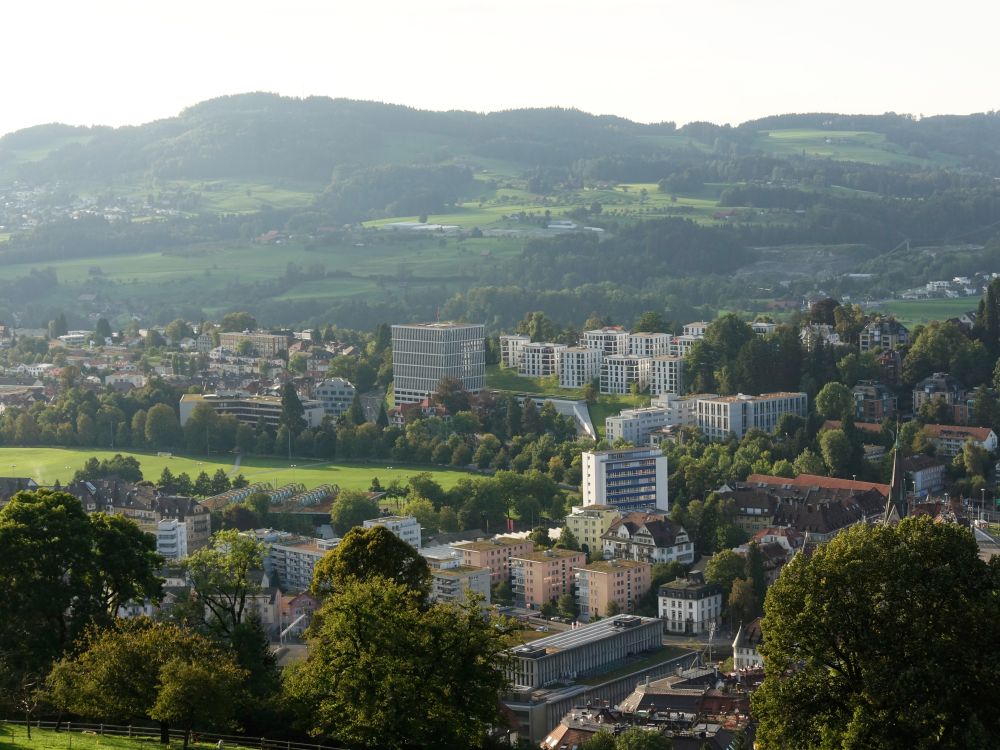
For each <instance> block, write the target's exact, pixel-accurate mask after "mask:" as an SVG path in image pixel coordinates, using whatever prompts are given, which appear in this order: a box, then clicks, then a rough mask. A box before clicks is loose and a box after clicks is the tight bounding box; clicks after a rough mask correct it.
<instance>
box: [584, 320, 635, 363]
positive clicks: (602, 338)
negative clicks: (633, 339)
mask: <svg viewBox="0 0 1000 750" xmlns="http://www.w3.org/2000/svg"><path fill="white" fill-rule="evenodd" d="M629 335H630V334H629V332H628V331H626V330H625V329H624V328H622V327H621V326H605V327H604V328H594V329H592V330H590V331H584V332H583V339H582V345H583V346H584V347H585V348H587V349H599V350H600V351H601V353H602V354H603V355H604V356H606V357H607V356H611V355H613V354H628V339H629Z"/></svg>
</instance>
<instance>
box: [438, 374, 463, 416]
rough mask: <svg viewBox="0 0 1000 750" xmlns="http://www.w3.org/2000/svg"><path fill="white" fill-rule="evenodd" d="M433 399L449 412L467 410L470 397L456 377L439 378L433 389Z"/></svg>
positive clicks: (455, 412)
mask: <svg viewBox="0 0 1000 750" xmlns="http://www.w3.org/2000/svg"><path fill="white" fill-rule="evenodd" d="M434 400H435V401H437V402H438V403H439V404H441V405H442V406H444V408H445V409H447V410H448V413H449V414H458V413H459V412H460V411H469V408H470V407H471V405H472V397H471V396H470V395H469V392H468V391H467V390H465V386H464V385H462V381H461V380H459V379H458V378H447V377H446V378H441V380H439V381H438V384H437V388H436V389H435V391H434Z"/></svg>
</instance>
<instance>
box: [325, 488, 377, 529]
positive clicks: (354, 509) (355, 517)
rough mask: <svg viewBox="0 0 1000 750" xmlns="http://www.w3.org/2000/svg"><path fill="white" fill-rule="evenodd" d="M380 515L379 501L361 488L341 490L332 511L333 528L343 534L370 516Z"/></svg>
mask: <svg viewBox="0 0 1000 750" xmlns="http://www.w3.org/2000/svg"><path fill="white" fill-rule="evenodd" d="M378 515H379V508H378V503H377V502H375V501H374V500H372V499H371V498H370V497H368V493H367V492H362V491H361V490H341V492H340V494H339V495H337V499H336V501H335V502H334V503H333V509H332V510H331V511H330V522H331V523H332V524H333V530H334V531H336V532H337V533H338V534H340V535H341V536H344V535H345V534H347V532H348V531H350V530H351V529H352V528H354V527H355V526H360V525H361V524H363V523H364V522H365V521H367V520H368V519H369V518H377V517H378Z"/></svg>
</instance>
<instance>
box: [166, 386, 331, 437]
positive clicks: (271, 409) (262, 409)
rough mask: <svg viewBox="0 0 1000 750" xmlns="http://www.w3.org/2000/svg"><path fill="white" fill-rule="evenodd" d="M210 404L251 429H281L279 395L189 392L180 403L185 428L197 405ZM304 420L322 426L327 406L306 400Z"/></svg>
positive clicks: (303, 405) (303, 403)
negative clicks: (262, 424)
mask: <svg viewBox="0 0 1000 750" xmlns="http://www.w3.org/2000/svg"><path fill="white" fill-rule="evenodd" d="M199 403H206V404H208V405H209V406H211V407H212V408H213V409H214V410H215V411H217V412H219V413H220V414H232V415H233V416H235V417H236V419H238V420H239V421H240V422H242V423H243V424H245V425H249V426H251V427H256V426H257V425H258V424H260V423H264V424H265V425H267V426H268V427H272V428H277V427H278V426H279V425H280V424H281V414H282V407H281V398H280V397H278V396H251V395H249V394H247V393H245V392H242V391H237V392H232V393H222V392H219V393H205V394H201V393H185V394H183V395H182V396H181V401H180V421H181V427H183V426H184V425H186V424H187V421H188V419H189V418H190V417H191V413H192V412H193V411H194V408H195V406H197V405H198V404H199ZM302 408H303V410H304V411H303V414H302V416H303V418H304V419H305V420H306V425H307V426H309V427H319V426H320V425H321V424H322V423H323V417H325V416H326V412H325V411H324V407H323V404H321V403H320V402H319V401H314V400H312V399H302Z"/></svg>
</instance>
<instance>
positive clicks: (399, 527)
mask: <svg viewBox="0 0 1000 750" xmlns="http://www.w3.org/2000/svg"><path fill="white" fill-rule="evenodd" d="M375 526H385V528H387V529H388V530H389V531H391V532H392V533H393V534H395V535H396V536H398V537H399V538H400V539H402V540H403V541H404V542H406V543H407V544H409V545H410V546H411V547H413V548H414V549H420V524H419V523H418V522H417V519H416V518H414V517H413V516H383V517H382V518H372V519H370V520H368V521H365V523H364V527H365V528H366V529H371V528H374V527H375Z"/></svg>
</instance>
